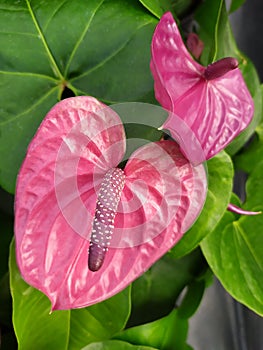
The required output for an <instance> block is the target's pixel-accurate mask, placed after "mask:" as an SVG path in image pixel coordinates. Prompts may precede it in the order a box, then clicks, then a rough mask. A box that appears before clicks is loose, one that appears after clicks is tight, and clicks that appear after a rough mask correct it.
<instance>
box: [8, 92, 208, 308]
mask: <svg viewBox="0 0 263 350" xmlns="http://www.w3.org/2000/svg"><path fill="white" fill-rule="evenodd" d="M125 147H126V140H125V132H124V128H123V125H122V123H121V120H120V118H119V116H118V115H117V114H116V113H115V112H114V111H113V110H112V109H110V108H109V107H106V106H105V105H103V104H102V103H100V102H98V101H97V100H96V99H94V98H92V97H85V96H81V97H73V98H69V99H66V100H63V101H61V102H59V103H58V104H57V105H56V106H54V107H53V108H52V109H51V111H50V112H49V113H48V114H47V116H46V118H45V119H44V120H43V122H42V124H41V125H40V127H39V129H38V131H37V133H36V135H35V137H34V138H33V140H32V142H31V144H30V145H29V148H28V152H27V155H26V158H25V160H24V163H23V165H22V167H21V170H20V173H19V176H18V179H17V189H16V202H15V239H16V255H17V263H18V266H19V268H20V271H21V274H22V276H23V277H24V279H25V280H26V281H27V282H28V283H29V284H31V285H32V286H34V287H36V288H38V289H39V290H41V291H42V292H44V293H45V294H46V295H47V296H48V297H49V298H50V300H51V303H52V309H68V308H77V307H84V306H88V305H91V304H94V303H96V302H99V301H102V300H104V299H106V298H108V297H110V296H112V295H114V294H115V293H117V292H119V291H120V290H122V289H123V288H125V287H126V286H127V285H128V284H129V283H130V282H132V281H133V280H134V279H135V278H137V277H138V276H139V275H141V274H142V273H143V272H145V270H147V269H148V268H149V267H150V266H151V265H152V264H153V263H154V262H155V261H156V260H157V259H159V258H160V257H161V256H162V255H163V254H164V253H165V252H167V251H168V250H169V249H170V248H171V247H172V246H173V245H175V244H176V242H177V241H178V240H179V239H180V238H181V237H182V235H183V233H184V232H185V231H186V230H187V229H188V228H189V227H190V226H191V225H192V223H193V222H194V221H195V219H196V218H197V216H198V215H199V213H200V210H201V209H202V206H203V204H204V201H205V197H206V172H205V170H204V167H203V165H199V166H197V167H194V166H193V165H192V164H191V163H190V162H189V161H188V160H187V159H186V158H185V157H184V156H183V155H182V153H181V152H180V150H179V147H178V145H177V144H176V143H175V142H174V141H172V140H167V141H165V140H163V141H159V142H152V143H148V144H146V145H144V146H142V147H141V148H139V149H137V150H136V151H135V152H134V153H133V154H132V155H131V157H130V159H129V160H128V162H127V164H126V166H125V168H124V169H121V168H119V167H118V165H119V164H120V162H121V161H122V160H123V157H124V154H125Z"/></svg>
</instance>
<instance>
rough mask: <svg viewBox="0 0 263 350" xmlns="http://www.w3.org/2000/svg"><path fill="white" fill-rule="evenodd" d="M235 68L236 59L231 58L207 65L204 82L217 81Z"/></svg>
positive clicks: (236, 64)
mask: <svg viewBox="0 0 263 350" xmlns="http://www.w3.org/2000/svg"><path fill="white" fill-rule="evenodd" d="M237 67H238V60H237V59H235V58H233V57H225V58H222V59H221V60H219V61H216V62H214V63H211V64H209V65H208V66H207V67H206V70H205V72H204V77H205V79H206V80H213V79H217V78H220V77H222V76H223V75H225V74H226V73H228V72H230V71H231V70H233V69H235V68H237Z"/></svg>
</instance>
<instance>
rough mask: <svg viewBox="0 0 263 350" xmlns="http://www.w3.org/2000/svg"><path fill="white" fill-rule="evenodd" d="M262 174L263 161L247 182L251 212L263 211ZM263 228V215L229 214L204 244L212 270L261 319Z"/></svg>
mask: <svg viewBox="0 0 263 350" xmlns="http://www.w3.org/2000/svg"><path fill="white" fill-rule="evenodd" d="M262 173H263V162H262V161H261V162H260V163H259V164H258V165H257V166H256V167H255V169H254V170H253V172H252V173H251V174H250V176H249V178H248V181H247V186H246V189H247V200H246V203H245V205H244V208H245V209H247V210H251V211H259V210H261V211H262V209H263V206H262V196H263V193H262V188H263V182H262ZM262 226H263V215H262V214H261V215H257V216H252V217H251V216H238V215H236V214H233V213H230V212H226V213H225V215H224V217H223V218H222V219H221V221H220V222H219V224H218V226H217V227H216V228H215V230H214V231H213V232H211V233H210V234H209V235H208V236H207V237H206V238H205V240H204V241H202V243H201V248H202V251H203V253H204V255H205V257H206V259H207V261H208V263H209V265H210V267H211V269H212V270H213V272H214V273H215V275H216V276H217V277H218V278H219V280H220V281H221V283H222V284H223V286H224V287H225V289H226V290H227V291H228V292H229V293H230V294H231V295H232V296H233V297H234V298H236V299H237V300H238V301H240V302H242V303H243V304H245V305H246V306H248V307H249V308H251V309H252V310H254V311H255V312H256V313H258V314H260V315H263V297H262V296H263V282H262V278H261V276H262V272H263V259H262V244H263V237H262V234H261V231H260V228H262ZM240 286H242V288H241V287H240Z"/></svg>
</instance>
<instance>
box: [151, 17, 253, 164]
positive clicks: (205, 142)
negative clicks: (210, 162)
mask: <svg viewBox="0 0 263 350" xmlns="http://www.w3.org/2000/svg"><path fill="white" fill-rule="evenodd" d="M151 71H152V74H153V77H154V81H155V96H156V99H157V100H158V101H159V102H160V104H161V105H162V106H163V107H164V108H165V109H167V110H169V111H172V114H171V115H170V117H169V118H168V119H167V121H166V122H165V123H164V124H163V126H162V127H163V128H164V129H168V130H169V131H170V132H171V135H172V136H173V137H174V138H175V139H177V141H178V142H179V144H180V146H181V149H182V151H183V152H184V153H185V154H186V156H187V158H188V159H189V160H191V161H192V162H193V163H194V164H198V163H200V162H203V161H204V160H206V159H209V158H211V157H213V156H214V155H215V154H217V153H218V152H219V151H221V150H222V149H223V148H225V147H226V146H227V145H228V144H229V143H230V142H231V141H232V140H233V138H234V137H236V136H237V135H238V134H239V133H240V132H241V131H242V130H244V129H245V128H246V127H247V125H248V124H249V123H250V121H251V119H252V116H253V112H254V105H253V100H252V97H251V95H250V93H249V91H248V89H247V87H246V84H245V82H244V79H243V77H242V74H241V71H240V70H239V68H238V61H237V60H236V59H235V58H231V57H227V58H223V59H222V60H219V61H217V62H214V63H212V64H210V65H209V66H208V67H204V66H202V65H200V64H199V63H198V62H196V61H195V60H194V59H193V58H192V56H191V55H190V54H189V52H188V51H187V48H186V47H185V45H184V43H183V40H182V38H181V35H180V32H179V30H178V27H177V25H176V23H175V21H174V19H173V17H172V14H171V13H169V12H168V13H166V14H164V15H163V17H162V18H161V20H160V22H159V23H158V25H157V27H156V29H155V32H154V35H153V39H152V59H151ZM175 116H176V118H174V117H175ZM178 118H179V120H181V123H179V124H178ZM189 129H190V130H191V132H190V134H189ZM192 135H195V139H191V137H192ZM195 141H196V142H197V146H196V144H195ZM199 145H201V148H202V151H203V152H200V150H198V151H196V149H197V148H198V146H199Z"/></svg>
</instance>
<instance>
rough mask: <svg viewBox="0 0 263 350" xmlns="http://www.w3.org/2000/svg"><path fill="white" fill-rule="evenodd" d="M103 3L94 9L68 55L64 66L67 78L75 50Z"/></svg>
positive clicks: (102, 1) (102, 0)
mask: <svg viewBox="0 0 263 350" xmlns="http://www.w3.org/2000/svg"><path fill="white" fill-rule="evenodd" d="M103 3H104V0H101V1H100V3H99V4H98V6H97V7H96V8H95V10H94V13H93V14H92V15H91V17H90V19H89V21H88V23H87V25H86V27H85V28H84V30H83V32H82V33H81V35H80V37H79V39H78V40H77V42H76V44H75V46H74V48H73V50H72V52H71V54H70V57H69V60H68V63H67V65H66V68H65V76H67V72H68V70H69V66H70V64H71V62H72V60H73V58H74V56H75V54H76V52H77V50H78V48H79V46H80V44H81V42H82V40H83V38H84V36H85V35H86V33H87V31H88V30H89V28H90V25H91V22H92V20H93V18H94V16H95V15H96V13H97V12H98V10H99V9H100V7H101V6H102V4H103Z"/></svg>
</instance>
